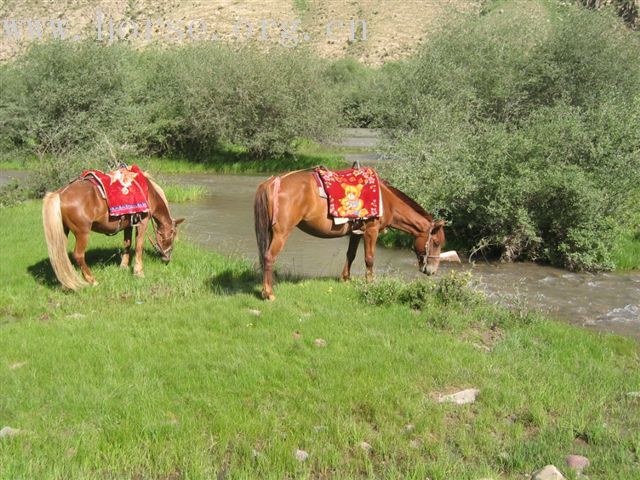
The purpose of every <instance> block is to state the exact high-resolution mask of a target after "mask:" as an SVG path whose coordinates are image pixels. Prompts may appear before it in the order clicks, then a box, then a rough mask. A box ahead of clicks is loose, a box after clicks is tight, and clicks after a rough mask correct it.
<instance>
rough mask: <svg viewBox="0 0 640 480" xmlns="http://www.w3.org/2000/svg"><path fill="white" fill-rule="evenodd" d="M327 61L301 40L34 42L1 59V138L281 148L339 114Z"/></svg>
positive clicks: (52, 148) (4, 141) (56, 147)
mask: <svg viewBox="0 0 640 480" xmlns="http://www.w3.org/2000/svg"><path fill="white" fill-rule="evenodd" d="M324 65H325V64H324V62H323V61H321V60H319V59H317V58H316V57H314V56H312V55H311V54H309V53H308V52H307V51H305V50H302V49H284V48H283V49H274V50H272V51H268V52H263V51H261V50H258V49H257V48H255V47H253V46H251V45H246V46H243V47H233V46H229V45H223V44H209V45H198V46H195V45H190V46H184V47H175V48H168V49H152V48H150V49H146V50H144V51H137V50H134V49H132V48H130V47H128V46H125V45H108V46H107V45H100V44H97V43H94V42H88V41H87V42H50V43H43V44H34V45H33V46H32V47H31V48H30V49H29V51H28V52H27V53H26V54H25V55H23V56H21V57H19V58H18V59H17V60H16V61H15V62H13V63H11V64H6V65H3V66H1V67H0V79H1V80H2V85H3V87H2V89H3V93H2V100H1V101H0V125H2V127H3V128H2V129H1V133H0V146H2V147H3V150H4V154H5V155H8V154H10V153H11V152H14V151H16V150H26V151H27V152H30V153H38V154H66V153H68V152H70V151H76V150H79V149H80V150H82V151H84V152H91V153H93V154H95V155H103V156H109V155H112V154H115V155H119V156H127V155H140V154H142V155H145V154H160V155H180V156H183V157H187V158H191V159H198V158H206V157H207V155H210V154H211V152H212V151H214V150H215V149H216V148H217V147H219V146H220V145H221V144H223V143H226V144H233V145H237V146H239V147H241V148H245V149H246V150H247V151H248V152H249V153H250V154H251V156H253V157H254V158H264V157H266V156H269V155H281V154H283V153H285V152H292V151H293V150H294V149H295V145H296V141H298V139H300V138H309V139H315V140H322V139H325V138H326V137H327V136H329V135H330V134H331V133H332V132H333V129H334V127H335V125H336V124H337V121H338V120H337V119H338V113H337V112H338V107H337V103H336V99H335V95H334V94H333V92H332V91H331V89H330V88H329V87H328V86H327V83H326V82H325V81H324V80H323V79H322V74H323V71H324V70H323V69H324Z"/></svg>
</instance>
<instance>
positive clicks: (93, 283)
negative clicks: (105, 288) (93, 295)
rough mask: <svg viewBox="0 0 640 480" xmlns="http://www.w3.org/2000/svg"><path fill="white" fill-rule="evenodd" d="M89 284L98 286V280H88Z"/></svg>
mask: <svg viewBox="0 0 640 480" xmlns="http://www.w3.org/2000/svg"><path fill="white" fill-rule="evenodd" d="M89 284H90V285H91V286H92V287H97V286H98V282H96V281H95V280H92V281H90V282H89Z"/></svg>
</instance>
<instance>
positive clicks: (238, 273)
mask: <svg viewBox="0 0 640 480" xmlns="http://www.w3.org/2000/svg"><path fill="white" fill-rule="evenodd" d="M314 278H316V277H314ZM332 279H333V278H332ZM305 280H309V277H304V276H301V275H295V274H291V273H282V272H280V273H277V272H276V273H275V274H274V286H275V287H276V288H277V285H283V284H287V283H293V284H297V283H302V282H304V281H305ZM208 286H209V289H210V290H211V291H212V292H213V293H215V294H217V295H225V296H229V295H235V294H238V293H246V294H249V295H253V296H255V297H257V298H260V299H261V298H262V273H261V272H260V271H259V270H258V269H254V270H250V269H245V270H234V269H230V268H228V269H226V270H223V271H221V272H218V273H216V274H215V275H213V276H212V277H211V278H210V279H209V282H208ZM276 293H277V292H276Z"/></svg>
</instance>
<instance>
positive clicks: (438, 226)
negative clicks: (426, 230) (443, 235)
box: [431, 220, 444, 233]
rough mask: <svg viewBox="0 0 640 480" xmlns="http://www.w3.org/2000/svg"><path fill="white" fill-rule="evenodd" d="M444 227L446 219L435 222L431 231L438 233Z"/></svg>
mask: <svg viewBox="0 0 640 480" xmlns="http://www.w3.org/2000/svg"><path fill="white" fill-rule="evenodd" d="M442 227H444V220H438V221H436V222H433V225H432V226H431V233H436V232H437V231H438V230H440V229H441V228H442Z"/></svg>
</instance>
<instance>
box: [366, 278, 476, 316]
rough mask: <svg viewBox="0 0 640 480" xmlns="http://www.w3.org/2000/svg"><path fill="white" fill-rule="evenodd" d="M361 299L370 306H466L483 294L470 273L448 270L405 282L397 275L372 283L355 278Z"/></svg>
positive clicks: (473, 302) (422, 307) (414, 307)
mask: <svg viewBox="0 0 640 480" xmlns="http://www.w3.org/2000/svg"><path fill="white" fill-rule="evenodd" d="M356 288H357V290H358V292H359V294H360V297H361V299H362V300H363V301H364V302H365V303H367V304H369V305H378V306H382V305H393V304H400V305H408V306H409V307H410V308H412V309H415V310H423V309H425V308H426V307H427V306H429V305H434V304H438V305H458V306H465V305H466V306H469V305H474V304H476V303H478V302H479V301H480V300H481V299H482V298H483V297H482V294H481V293H479V292H478V291H477V290H476V289H475V288H474V286H473V285H472V277H471V274H469V273H465V272H463V273H460V272H455V271H454V272H450V273H448V274H446V275H442V276H440V277H438V278H437V279H435V280H424V281H420V280H415V281H411V282H407V281H404V280H402V279H400V278H396V277H381V278H378V279H376V280H375V281H374V282H365V281H357V282H356Z"/></svg>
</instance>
